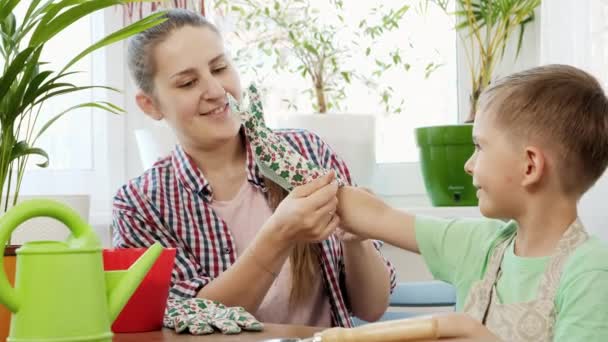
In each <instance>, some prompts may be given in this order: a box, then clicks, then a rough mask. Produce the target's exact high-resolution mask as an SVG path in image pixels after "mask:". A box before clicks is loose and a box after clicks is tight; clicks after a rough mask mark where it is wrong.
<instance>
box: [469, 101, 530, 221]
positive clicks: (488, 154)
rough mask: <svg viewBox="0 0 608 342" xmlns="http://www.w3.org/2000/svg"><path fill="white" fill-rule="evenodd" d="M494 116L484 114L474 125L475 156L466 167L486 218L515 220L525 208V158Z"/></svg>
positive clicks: (487, 113)
mask: <svg viewBox="0 0 608 342" xmlns="http://www.w3.org/2000/svg"><path fill="white" fill-rule="evenodd" d="M493 115H494V114H493V113H492V114H490V113H489V112H486V113H483V112H480V113H478V114H477V116H476V118H475V123H474V125H473V142H474V143H475V152H474V153H473V155H472V156H471V158H469V160H468V161H467V162H466V163H465V165H464V168H465V171H466V172H467V173H469V174H470V175H472V176H473V185H475V187H476V188H477V197H478V198H479V208H480V210H481V213H482V214H483V215H484V216H486V217H493V218H514V217H516V216H517V214H518V211H519V210H518V208H521V194H522V191H523V188H522V187H521V181H522V179H521V176H520V175H521V174H522V172H520V171H522V169H523V168H524V166H523V164H522V163H523V162H524V160H523V159H524V158H523V156H522V154H524V155H525V153H524V152H522V151H521V149H518V148H517V146H518V144H515V143H513V142H512V140H511V141H510V140H509V137H508V135H507V134H506V133H505V132H504V130H501V129H500V127H498V126H497V124H496V122H495V120H494V119H493Z"/></svg>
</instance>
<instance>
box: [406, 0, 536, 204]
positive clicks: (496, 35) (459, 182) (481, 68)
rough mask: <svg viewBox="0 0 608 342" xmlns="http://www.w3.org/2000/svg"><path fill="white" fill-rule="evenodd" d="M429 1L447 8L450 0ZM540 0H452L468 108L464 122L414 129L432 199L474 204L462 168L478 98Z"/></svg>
mask: <svg viewBox="0 0 608 342" xmlns="http://www.w3.org/2000/svg"><path fill="white" fill-rule="evenodd" d="M429 1H431V2H433V3H434V4H436V5H438V6H440V7H441V8H442V9H444V10H445V11H446V12H447V11H448V9H449V7H448V5H449V3H450V1H451V0H429ZM540 1H541V0H501V1H498V0H456V8H457V10H456V11H454V12H453V13H452V14H453V15H454V16H455V19H456V26H455V29H456V30H457V33H458V35H459V37H460V39H461V41H462V46H463V48H464V49H465V52H466V57H467V65H468V69H469V77H470V80H471V89H472V90H471V94H470V96H469V101H470V111H469V114H468V117H467V119H466V121H465V124H464V125H446V126H434V127H420V128H417V129H416V132H415V134H416V141H417V144H418V146H419V147H420V164H421V168H422V174H423V179H424V183H425V187H426V190H427V193H428V195H429V197H430V199H431V203H432V204H433V205H435V206H467V205H477V197H476V195H475V190H476V189H475V188H474V187H473V184H472V179H471V177H470V176H469V175H467V174H466V173H465V172H464V163H465V162H466V160H467V159H468V158H469V157H470V156H471V154H472V153H473V149H474V146H473V141H472V138H471V136H472V125H471V123H472V122H473V121H474V120H475V113H476V111H477V101H478V99H479V96H480V94H481V93H482V92H483V90H484V89H485V88H486V87H487V86H488V85H489V84H490V83H491V82H492V79H493V78H494V77H495V75H494V71H495V68H496V66H497V65H498V64H499V63H500V62H501V61H502V59H503V57H504V55H505V50H506V48H507V46H508V44H509V43H510V42H511V38H512V36H513V34H514V33H516V32H518V37H517V39H518V40H517V50H516V55H515V57H516V58H517V56H518V55H519V52H520V50H521V47H522V41H523V38H524V33H525V28H526V25H527V24H529V23H530V22H532V21H533V20H534V11H535V9H536V8H537V7H538V6H539V5H540Z"/></svg>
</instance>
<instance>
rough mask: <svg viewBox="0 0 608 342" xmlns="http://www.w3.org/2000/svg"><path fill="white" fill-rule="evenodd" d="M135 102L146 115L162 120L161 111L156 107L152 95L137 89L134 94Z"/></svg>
mask: <svg viewBox="0 0 608 342" xmlns="http://www.w3.org/2000/svg"><path fill="white" fill-rule="evenodd" d="M135 102H137V106H138V107H139V109H141V110H142V111H143V112H144V113H146V115H147V116H149V117H151V118H152V119H154V120H162V118H163V113H161V111H160V110H159V109H158V107H157V104H156V101H154V98H152V96H150V95H148V94H146V93H144V92H143V91H141V90H139V91H138V92H137V94H136V95H135Z"/></svg>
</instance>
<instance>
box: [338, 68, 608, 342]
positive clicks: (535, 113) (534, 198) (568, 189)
mask: <svg viewBox="0 0 608 342" xmlns="http://www.w3.org/2000/svg"><path fill="white" fill-rule="evenodd" d="M473 140H474V142H475V147H476V150H475V153H474V154H473V156H471V158H470V159H469V160H468V161H467V163H466V164H465V165H464V167H465V170H466V171H467V172H468V173H470V174H471V175H472V176H473V183H474V185H475V186H476V187H477V188H478V190H477V196H478V198H479V208H480V210H481V213H482V214H483V215H484V216H486V217H488V218H492V219H477V220H473V219H466V220H465V219H455V220H444V219H437V218H428V217H414V216H412V215H409V214H407V213H404V212H401V211H398V210H395V209H392V208H390V207H388V206H387V205H385V204H384V203H383V202H382V201H381V200H379V199H378V198H376V197H374V196H373V195H370V194H368V193H366V192H365V191H362V190H360V189H356V188H352V187H345V188H342V189H341V190H340V191H339V195H338V200H339V207H338V213H339V215H340V219H341V227H342V228H343V229H345V230H347V231H349V232H351V233H355V234H357V235H359V236H362V237H367V238H375V239H380V240H384V241H386V242H388V243H390V244H393V245H395V246H398V247H401V248H403V249H407V250H409V251H412V252H416V253H420V254H422V256H423V258H424V260H425V262H426V263H427V266H428V267H429V269H430V270H431V272H432V274H433V275H434V276H435V278H437V279H440V280H443V281H446V282H448V283H450V284H452V285H454V286H455V287H456V289H457V302H458V305H457V310H458V311H464V313H465V314H468V315H469V316H470V317H472V318H473V319H474V320H475V321H477V322H481V323H482V324H483V325H484V326H485V327H486V328H487V329H489V330H490V332H491V333H493V334H494V335H496V336H497V337H499V338H500V339H502V340H505V341H549V340H554V341H608V247H607V245H606V244H605V243H604V242H602V241H600V240H598V239H597V238H595V237H591V236H589V235H588V234H587V232H586V231H585V229H584V227H583V225H582V223H581V222H580V220H579V219H578V218H577V208H576V207H577V202H578V201H579V199H580V198H581V196H582V195H583V194H584V193H585V192H586V191H587V190H588V189H589V188H590V187H591V186H592V185H593V184H594V183H595V181H596V180H597V179H598V178H599V177H600V176H601V175H602V174H603V172H604V170H605V169H606V165H607V163H608V99H607V98H606V95H605V94H604V92H603V90H602V88H601V86H600V84H599V83H598V81H597V80H596V79H594V78H593V77H592V76H590V75H589V74H587V73H585V72H583V71H581V70H578V69H576V68H574V67H570V66H565V65H550V66H543V67H538V68H534V69H530V70H527V71H524V72H520V73H517V74H514V75H512V76H509V77H506V78H504V79H502V80H500V81H498V82H496V83H495V84H494V85H493V86H491V87H490V88H489V89H488V90H486V91H485V92H484V93H483V94H482V96H481V99H480V104H479V112H478V114H477V117H476V121H475V124H474V128H473ZM496 219H509V220H510V221H508V222H506V221H501V220H496ZM373 226H375V227H378V229H376V230H370V229H369V227H373ZM459 317H460V318H462V315H461V316H459ZM440 331H441V327H440Z"/></svg>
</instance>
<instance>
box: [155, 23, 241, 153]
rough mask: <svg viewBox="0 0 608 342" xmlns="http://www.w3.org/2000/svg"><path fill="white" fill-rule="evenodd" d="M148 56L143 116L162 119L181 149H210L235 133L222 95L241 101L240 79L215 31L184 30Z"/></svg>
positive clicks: (235, 122)
mask: <svg viewBox="0 0 608 342" xmlns="http://www.w3.org/2000/svg"><path fill="white" fill-rule="evenodd" d="M150 53H152V54H153V58H152V61H153V63H154V68H155V70H156V72H155V74H154V94H153V95H152V96H150V100H151V101H152V103H153V104H152V107H153V109H152V110H151V112H148V113H147V114H148V115H150V116H151V117H153V118H154V119H157V120H160V119H165V120H167V122H168V124H169V125H170V126H171V127H172V128H173V130H174V132H175V134H176V135H177V137H178V139H179V141H180V143H181V144H182V145H185V146H190V147H194V148H205V149H206V148H213V146H215V145H218V144H222V143H223V142H225V141H227V140H230V139H233V138H234V137H235V136H237V135H238V131H239V128H240V121H239V120H238V118H236V117H235V116H234V115H231V112H230V108H229V107H228V101H227V93H230V94H231V95H232V96H234V97H235V98H236V99H238V100H240V97H241V85H240V80H239V76H238V73H237V71H236V70H235V69H234V67H233V65H232V64H231V62H230V60H229V58H228V56H226V54H225V52H224V44H223V41H222V38H221V37H220V35H219V34H218V33H217V32H215V31H214V30H212V29H211V28H209V27H193V26H184V27H181V28H178V29H176V30H175V31H173V32H171V33H170V34H169V35H168V36H167V37H166V39H164V40H163V41H162V42H160V43H159V44H158V45H156V46H155V47H154V48H153V49H152V50H151V51H150ZM146 96H147V95H146Z"/></svg>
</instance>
